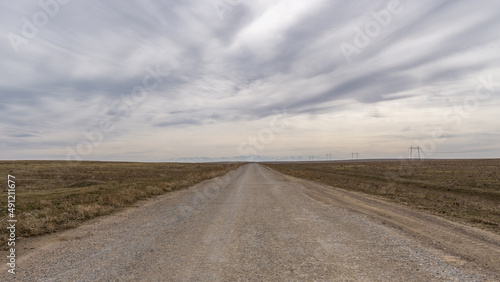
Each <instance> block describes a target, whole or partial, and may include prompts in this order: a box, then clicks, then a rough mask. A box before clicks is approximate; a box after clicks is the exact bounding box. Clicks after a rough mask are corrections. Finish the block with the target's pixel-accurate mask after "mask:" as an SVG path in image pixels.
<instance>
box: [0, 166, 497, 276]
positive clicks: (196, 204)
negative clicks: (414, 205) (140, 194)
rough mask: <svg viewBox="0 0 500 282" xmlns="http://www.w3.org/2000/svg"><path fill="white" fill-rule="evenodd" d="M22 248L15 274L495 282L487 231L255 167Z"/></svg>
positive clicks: (493, 244) (492, 241) (492, 243)
mask: <svg viewBox="0 0 500 282" xmlns="http://www.w3.org/2000/svg"><path fill="white" fill-rule="evenodd" d="M20 245H21V246H20V247H19V248H22V247H25V248H26V250H24V253H23V254H22V255H21V257H19V258H18V262H17V268H16V272H17V274H16V278H18V280H19V281H21V280H23V281H24V280H49V281H92V280H127V281H136V280H143V281H157V280H182V281H186V280H192V281H197V280H228V281H234V280H272V281H280V280H281V281H289V280H309V281H311V280H345V279H351V280H400V281H408V280H425V281H429V280H468V281H470V280H499V279H500V238H499V237H498V236H496V235H494V234H491V233H488V232H484V231H480V230H476V229H473V228H470V227H467V226H463V225H459V224H455V223H451V222H449V221H446V220H443V219H439V218H436V217H434V216H430V215H425V214H422V213H420V212H417V211H414V210H411V209H407V208H405V207H402V206H398V205H394V204H391V203H387V202H383V201H380V200H378V199H375V198H372V197H367V196H364V195H361V194H356V193H352V192H346V191H344V190H341V189H335V188H331V187H326V186H322V185H319V184H315V183H312V182H308V181H305V180H300V179H296V178H292V177H289V176H284V175H282V174H280V173H277V172H274V171H272V170H270V169H268V168H265V167H263V166H261V165H258V164H249V165H246V166H243V167H240V168H239V169H237V170H235V171H232V172H230V173H229V174H227V175H225V176H223V177H220V178H217V179H213V180H209V181H205V182H203V183H200V184H198V185H196V186H194V187H191V188H189V189H186V190H182V191H178V192H173V193H169V194H167V195H164V196H161V197H159V198H157V199H155V200H151V201H147V202H143V203H141V204H139V205H138V206H137V207H135V208H131V209H128V210H126V211H124V212H121V213H119V214H116V215H112V216H108V217H105V218H101V219H98V220H94V221H92V222H90V223H88V224H86V225H84V226H81V227H79V228H76V229H73V230H69V231H66V232H62V233H60V234H56V235H51V236H46V237H42V238H38V239H34V240H25V241H20ZM12 277H13V275H11V274H9V273H7V268H6V267H4V268H3V269H2V273H1V274H0V280H1V281H8V280H11V279H12Z"/></svg>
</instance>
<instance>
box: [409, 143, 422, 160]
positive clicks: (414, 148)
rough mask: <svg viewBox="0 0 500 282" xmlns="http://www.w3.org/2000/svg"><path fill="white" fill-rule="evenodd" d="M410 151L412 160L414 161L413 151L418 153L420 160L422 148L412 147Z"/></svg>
mask: <svg viewBox="0 0 500 282" xmlns="http://www.w3.org/2000/svg"><path fill="white" fill-rule="evenodd" d="M408 150H409V151H410V160H411V159H414V157H413V150H416V151H417V155H418V159H419V160H420V151H422V148H420V146H417V147H413V146H410V148H408Z"/></svg>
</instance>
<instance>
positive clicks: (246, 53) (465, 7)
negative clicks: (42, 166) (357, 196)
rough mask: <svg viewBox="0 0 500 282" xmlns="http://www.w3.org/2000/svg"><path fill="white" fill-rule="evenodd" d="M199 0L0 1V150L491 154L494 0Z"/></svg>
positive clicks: (80, 154) (43, 153) (494, 153)
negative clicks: (419, 148)
mask: <svg viewBox="0 0 500 282" xmlns="http://www.w3.org/2000/svg"><path fill="white" fill-rule="evenodd" d="M199 2H200V1H127V2H123V1H105V2H102V1H76V0H73V1H62V0H60V1H56V0H47V1H41V2H38V1H23V2H22V3H18V2H16V3H14V2H12V3H10V2H6V3H2V4H0V7H1V9H0V23H1V27H2V29H1V33H2V37H3V38H4V40H2V41H0V58H1V61H2V68H1V69H0V77H1V79H0V95H1V97H0V98H1V100H0V101H1V102H0V115H1V119H0V129H1V130H2V132H3V134H2V137H0V149H1V152H2V153H1V156H0V158H1V159H66V158H68V157H72V158H81V159H100V160H157V161H160V160H165V159H169V158H179V157H196V156H210V157H222V156H233V155H241V154H245V153H249V152H252V153H253V152H255V153H257V154H264V155H275V156H292V155H295V156H298V155H304V156H306V155H316V154H319V155H324V154H326V153H333V155H334V157H335V158H348V157H349V156H350V155H351V152H353V151H354V152H360V157H397V156H399V155H403V154H404V155H406V154H407V148H408V147H409V146H422V147H423V148H424V151H425V152H426V154H427V156H429V157H500V147H499V145H498V140H499V137H500V126H499V124H498V122H496V121H497V120H498V118H499V115H498V110H497V109H498V108H499V106H500V99H499V92H500V71H499V70H500V68H499V67H498V66H499V65H500V64H499V63H500V52H499V51H500V32H499V31H500V18H499V17H498V12H497V11H499V10H500V3H499V2H498V1H493V0H491V1H487V0H482V1H475V2H471V1H444V0H443V1H403V0H401V1H326V0H317V1H308V2H307V3H306V2H304V1H299V0H296V1H285V0H282V1H278V0H275V1H263V0H262V1H245V0H215V1H213V2H210V1H205V2H204V3H203V4H201V3H199ZM40 3H44V4H40ZM284 121H286V126H284V127H283V128H282V127H279V126H277V124H278V123H280V122H281V123H282V124H285V123H284ZM278 128H279V130H278ZM252 140H253V141H252Z"/></svg>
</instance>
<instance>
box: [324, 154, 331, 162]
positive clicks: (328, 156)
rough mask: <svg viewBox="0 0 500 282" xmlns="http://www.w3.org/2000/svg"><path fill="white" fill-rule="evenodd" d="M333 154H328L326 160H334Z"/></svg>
mask: <svg viewBox="0 0 500 282" xmlns="http://www.w3.org/2000/svg"><path fill="white" fill-rule="evenodd" d="M332 159H333V158H332V154H326V157H325V160H327V161H328V160H332Z"/></svg>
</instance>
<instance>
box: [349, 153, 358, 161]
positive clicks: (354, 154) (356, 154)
mask: <svg viewBox="0 0 500 282" xmlns="http://www.w3.org/2000/svg"><path fill="white" fill-rule="evenodd" d="M354 156H356V160H359V154H358V153H352V154H351V157H352V160H354Z"/></svg>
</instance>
